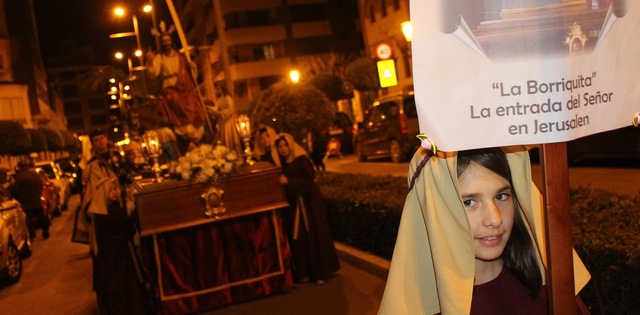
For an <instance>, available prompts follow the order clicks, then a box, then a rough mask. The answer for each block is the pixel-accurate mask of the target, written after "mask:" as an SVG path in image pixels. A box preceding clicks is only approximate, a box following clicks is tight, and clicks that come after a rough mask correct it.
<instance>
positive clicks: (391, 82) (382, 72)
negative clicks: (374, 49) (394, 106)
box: [378, 59, 398, 88]
mask: <svg viewBox="0 0 640 315" xmlns="http://www.w3.org/2000/svg"><path fill="white" fill-rule="evenodd" d="M378 77H379V78H380V87H383V88H386V87H390V86H396V85H398V76H397V75H396V64H395V61H394V60H393V59H387V60H382V61H378Z"/></svg>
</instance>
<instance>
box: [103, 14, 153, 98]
mask: <svg viewBox="0 0 640 315" xmlns="http://www.w3.org/2000/svg"><path fill="white" fill-rule="evenodd" d="M142 10H143V12H145V13H150V12H152V10H153V8H152V7H151V5H149V4H147V5H145V6H144V7H143V9H142ZM113 12H114V14H115V15H117V16H124V15H125V13H126V11H125V10H124V9H123V8H121V7H116V8H115V9H114V11H113ZM152 18H153V19H154V20H155V16H154V15H153V14H152ZM131 19H132V22H133V32H122V33H115V34H110V35H109V38H121V37H129V36H135V37H136V44H137V49H138V50H137V51H136V56H137V57H138V59H139V60H140V66H139V67H137V68H133V67H131V66H130V67H129V73H131V70H144V69H145V66H144V56H143V53H142V43H141V41H140V29H139V26H138V17H137V16H136V15H135V14H132V15H131ZM142 88H143V90H144V91H145V93H146V92H147V80H146V76H142Z"/></svg>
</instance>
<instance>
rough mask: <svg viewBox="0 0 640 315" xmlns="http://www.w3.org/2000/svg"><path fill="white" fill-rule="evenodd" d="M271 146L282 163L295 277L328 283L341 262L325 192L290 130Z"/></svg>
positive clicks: (286, 221)
mask: <svg viewBox="0 0 640 315" xmlns="http://www.w3.org/2000/svg"><path fill="white" fill-rule="evenodd" d="M274 140H275V142H274V144H273V145H272V147H275V148H276V150H271V153H272V155H273V160H274V162H275V163H276V165H279V166H281V167H282V175H281V176H280V179H279V181H280V184H282V185H284V186H285V192H286V195H287V199H288V202H289V208H288V209H286V210H285V211H284V213H283V217H284V218H283V222H284V227H285V230H286V232H287V236H288V239H289V244H290V246H291V255H292V260H293V271H294V276H295V279H296V280H297V281H299V282H306V281H310V280H311V281H314V282H315V283H316V284H317V285H322V284H324V283H326V281H327V279H328V278H329V277H331V275H332V274H333V273H335V272H336V271H337V270H338V269H340V263H339V262H338V256H337V254H336V250H335V247H334V245H333V238H332V237H331V230H330V228H329V222H328V220H327V216H326V213H325V210H324V205H323V201H322V194H321V193H320V189H319V188H318V186H317V185H316V183H315V182H314V181H313V180H314V178H315V175H316V173H315V170H314V167H313V164H312V163H311V161H310V160H309V158H308V156H307V153H306V152H305V151H304V149H303V148H302V147H301V146H300V145H298V144H297V143H295V142H294V141H293V138H292V137H291V135H289V134H279V135H278V136H277V137H276V138H275V139H274Z"/></svg>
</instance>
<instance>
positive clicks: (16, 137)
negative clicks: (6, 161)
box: [0, 120, 31, 156]
mask: <svg viewBox="0 0 640 315" xmlns="http://www.w3.org/2000/svg"><path fill="white" fill-rule="evenodd" d="M30 146H31V139H30V137H29V133H28V132H27V130H26V129H24V127H22V124H20V123H19V122H17V121H13V120H0V155H13V156H15V155H21V154H23V153H22V152H26V151H27V150H28V149H29V147H30Z"/></svg>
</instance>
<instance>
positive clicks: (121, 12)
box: [113, 7, 124, 16]
mask: <svg viewBox="0 0 640 315" xmlns="http://www.w3.org/2000/svg"><path fill="white" fill-rule="evenodd" d="M113 13H114V14H115V15H118V16H123V15H124V9H123V8H121V7H117V8H115V9H114V10H113Z"/></svg>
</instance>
